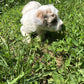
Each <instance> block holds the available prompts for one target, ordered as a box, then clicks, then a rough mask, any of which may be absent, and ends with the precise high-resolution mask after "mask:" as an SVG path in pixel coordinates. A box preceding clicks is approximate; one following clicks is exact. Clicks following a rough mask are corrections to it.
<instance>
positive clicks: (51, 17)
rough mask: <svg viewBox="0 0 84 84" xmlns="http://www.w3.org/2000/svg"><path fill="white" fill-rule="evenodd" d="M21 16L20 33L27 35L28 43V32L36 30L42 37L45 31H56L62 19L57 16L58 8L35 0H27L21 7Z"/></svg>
mask: <svg viewBox="0 0 84 84" xmlns="http://www.w3.org/2000/svg"><path fill="white" fill-rule="evenodd" d="M22 13H23V16H22V18H21V23H22V26H21V29H20V30H21V33H22V35H23V36H27V38H26V40H27V42H28V43H30V41H31V39H30V36H29V34H30V33H32V32H36V33H37V34H38V35H39V36H42V37H43V38H44V33H45V32H46V31H51V32H56V31H59V30H61V28H62V25H63V21H62V20H61V19H60V18H59V17H58V10H57V9H56V8H55V7H54V6H53V5H52V4H50V5H41V4H40V3H38V2H36V1H31V2H29V3H28V4H27V5H26V6H25V7H24V8H23V11H22Z"/></svg>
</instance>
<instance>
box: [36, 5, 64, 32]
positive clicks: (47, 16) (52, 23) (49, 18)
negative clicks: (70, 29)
mask: <svg viewBox="0 0 84 84" xmlns="http://www.w3.org/2000/svg"><path fill="white" fill-rule="evenodd" d="M35 23H36V24H37V25H39V26H44V27H43V30H48V31H58V30H60V29H61V25H62V24H63V22H62V20H61V19H60V18H59V17H58V10H57V9H56V8H55V7H54V6H53V5H43V6H41V7H40V8H39V9H38V10H37V12H36V16H35Z"/></svg>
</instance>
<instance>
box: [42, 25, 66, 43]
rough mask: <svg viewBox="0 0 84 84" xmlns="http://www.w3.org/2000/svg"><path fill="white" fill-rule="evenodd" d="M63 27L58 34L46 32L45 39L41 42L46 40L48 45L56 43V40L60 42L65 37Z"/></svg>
mask: <svg viewBox="0 0 84 84" xmlns="http://www.w3.org/2000/svg"><path fill="white" fill-rule="evenodd" d="M65 30H66V29H65V25H63V28H62V30H61V31H59V32H47V33H46V34H45V39H44V40H42V41H46V40H48V43H49V44H50V43H52V42H53V41H56V40H57V39H60V40H62V39H63V38H64V37H65Z"/></svg>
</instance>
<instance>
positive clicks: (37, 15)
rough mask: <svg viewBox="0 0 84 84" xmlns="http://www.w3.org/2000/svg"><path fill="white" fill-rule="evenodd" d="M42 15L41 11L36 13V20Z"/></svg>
mask: <svg viewBox="0 0 84 84" xmlns="http://www.w3.org/2000/svg"><path fill="white" fill-rule="evenodd" d="M43 14H44V12H43V11H38V12H37V13H36V17H37V18H42V16H43Z"/></svg>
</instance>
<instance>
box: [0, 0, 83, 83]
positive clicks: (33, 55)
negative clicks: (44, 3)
mask: <svg viewBox="0 0 84 84" xmlns="http://www.w3.org/2000/svg"><path fill="white" fill-rule="evenodd" d="M53 4H54V5H55V7H56V8H58V9H59V16H60V17H61V19H62V20H63V22H64V25H65V30H64V31H61V32H56V33H50V32H48V33H47V34H46V35H47V39H46V40H45V41H44V42H41V41H37V40H36V38H34V39H32V42H31V43H30V44H27V43H23V42H22V39H23V37H22V35H21V32H20V27H21V23H20V19H21V17H22V14H21V10H22V8H23V5H18V6H16V7H13V8H11V9H9V10H7V12H4V13H3V14H2V15H0V84H7V83H8V84H84V6H83V5H84V2H83V0H74V1H73V0H69V1H67V0H60V3H53ZM51 38H52V39H51Z"/></svg>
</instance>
